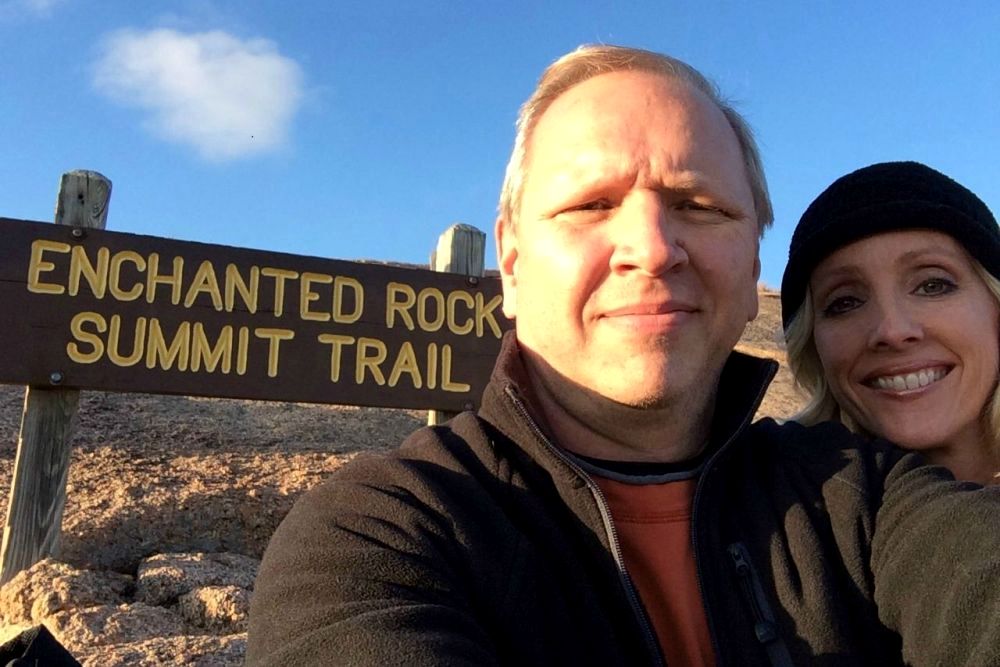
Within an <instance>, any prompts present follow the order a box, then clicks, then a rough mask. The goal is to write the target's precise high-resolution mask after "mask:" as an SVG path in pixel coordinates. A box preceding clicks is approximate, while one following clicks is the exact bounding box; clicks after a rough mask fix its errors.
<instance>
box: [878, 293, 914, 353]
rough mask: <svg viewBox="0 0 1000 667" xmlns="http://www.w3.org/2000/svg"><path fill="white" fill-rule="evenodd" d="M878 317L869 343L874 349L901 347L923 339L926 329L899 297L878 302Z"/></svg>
mask: <svg viewBox="0 0 1000 667" xmlns="http://www.w3.org/2000/svg"><path fill="white" fill-rule="evenodd" d="M876 306H877V307H876V309H875V313H874V316H875V317H876V318H877V320H876V321H875V323H874V325H873V326H872V329H871V335H870V337H869V340H868V345H869V347H871V348H872V349H900V348H904V347H906V346H908V345H911V344H913V343H915V342H918V341H920V340H921V339H923V336H924V329H923V325H922V324H921V322H920V320H919V318H918V317H916V316H915V315H914V313H913V312H911V311H910V309H908V308H907V307H906V306H905V305H904V304H902V303H899V302H898V300H897V299H891V300H887V302H882V303H876Z"/></svg>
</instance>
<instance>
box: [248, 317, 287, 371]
mask: <svg viewBox="0 0 1000 667" xmlns="http://www.w3.org/2000/svg"><path fill="white" fill-rule="evenodd" d="M253 335H254V336H257V338H266V339H267V340H268V347H267V377H269V378H273V377H277V375H278V353H279V347H280V346H281V341H283V340H291V339H293V338H295V332H294V331H292V330H291V329H254V330H253Z"/></svg>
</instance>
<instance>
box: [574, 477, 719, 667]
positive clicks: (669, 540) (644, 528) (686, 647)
mask: <svg viewBox="0 0 1000 667" xmlns="http://www.w3.org/2000/svg"><path fill="white" fill-rule="evenodd" d="M594 481H596V482H597V485H598V486H599V487H600V489H601V491H602V492H603V493H604V496H605V498H606V499H607V501H608V505H609V507H610V509H611V517H612V518H613V519H614V522H615V529H616V530H617V532H618V540H619V544H620V545H621V549H622V554H623V555H624V558H625V567H626V569H627V570H628V573H629V576H630V577H631V578H632V582H633V583H634V584H635V586H636V588H637V589H638V591H639V597H640V598H641V599H642V603H643V606H644V607H645V608H646V613H647V614H648V615H649V618H650V621H652V623H653V629H654V630H655V631H656V637H657V639H659V642H660V648H661V649H662V651H663V655H664V657H665V658H666V660H667V664H668V665H671V667H682V666H686V665H715V653H714V651H713V650H712V640H711V636H710V635H709V632H708V621H707V619H706V617H705V605H704V603H703V601H702V599H701V591H700V590H699V589H698V574H697V571H696V568H695V560H694V545H693V544H692V543H691V506H692V502H693V500H694V489H695V484H696V482H697V480H696V479H684V480H679V481H672V482H666V483H663V484H626V483H624V482H619V481H616V480H611V479H607V478H604V477H599V476H596V475H594Z"/></svg>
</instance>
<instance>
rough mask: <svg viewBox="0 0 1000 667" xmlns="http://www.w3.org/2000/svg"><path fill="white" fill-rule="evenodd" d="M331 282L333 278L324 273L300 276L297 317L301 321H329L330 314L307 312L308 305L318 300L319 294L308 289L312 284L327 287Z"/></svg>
mask: <svg viewBox="0 0 1000 667" xmlns="http://www.w3.org/2000/svg"><path fill="white" fill-rule="evenodd" d="M332 282H333V276H328V275H326V274H325V273H309V272H308V271H307V272H305V273H303V274H302V278H301V279H300V282H299V315H300V316H301V317H302V319H304V320H312V321H314V322H329V321H330V313H314V312H313V311H311V310H309V304H310V303H312V302H313V301H316V300H317V299H319V294H318V293H317V292H313V291H312V290H311V289H310V288H311V287H312V284H313V283H321V284H323V285H329V284H330V283H332Z"/></svg>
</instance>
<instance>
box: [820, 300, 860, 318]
mask: <svg viewBox="0 0 1000 667" xmlns="http://www.w3.org/2000/svg"><path fill="white" fill-rule="evenodd" d="M863 303H864V302H863V301H862V300H861V299H859V298H858V297H856V296H838V297H837V298H835V299H831V300H830V302H829V303H828V304H826V306H825V307H824V308H823V316H824V317H836V316H838V315H843V314H844V313H848V312H850V311H852V310H854V309H855V308H858V307H860V306H861V305H862V304H863Z"/></svg>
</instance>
